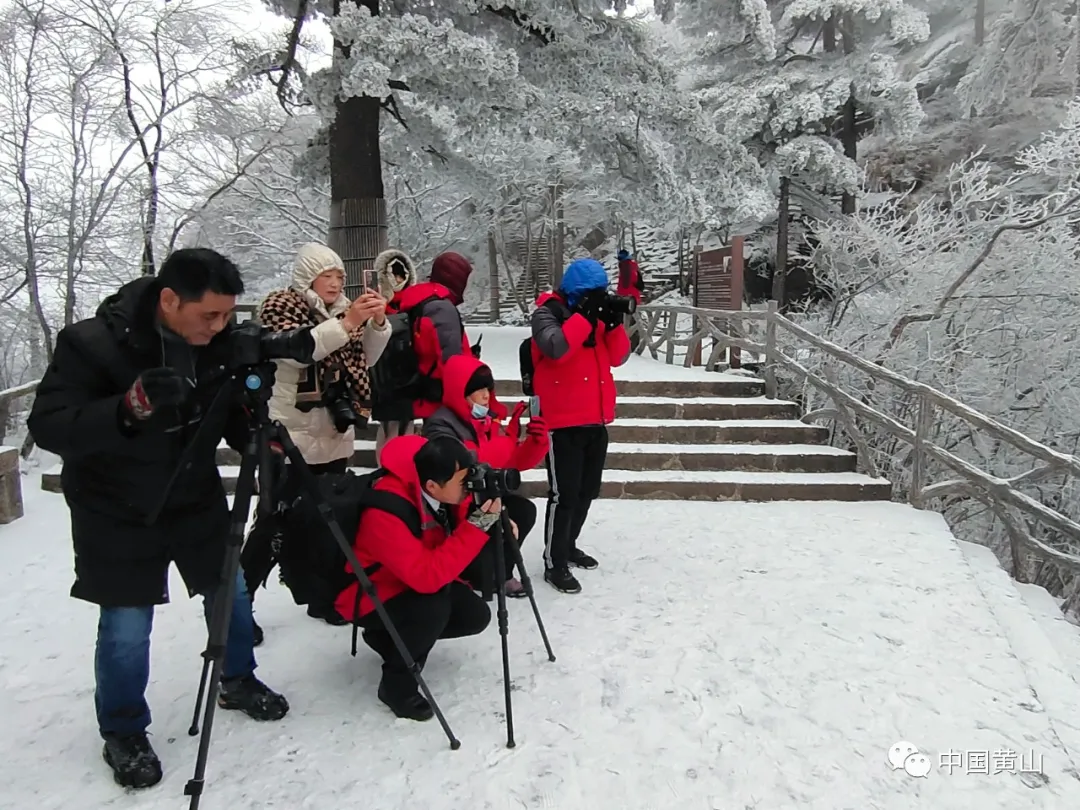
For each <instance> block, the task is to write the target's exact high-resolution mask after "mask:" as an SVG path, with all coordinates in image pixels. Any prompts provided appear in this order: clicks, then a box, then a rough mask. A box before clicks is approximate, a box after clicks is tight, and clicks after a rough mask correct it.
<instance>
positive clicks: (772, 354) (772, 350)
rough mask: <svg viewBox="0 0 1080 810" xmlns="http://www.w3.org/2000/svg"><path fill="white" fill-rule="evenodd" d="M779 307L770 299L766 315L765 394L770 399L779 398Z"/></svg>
mask: <svg viewBox="0 0 1080 810" xmlns="http://www.w3.org/2000/svg"><path fill="white" fill-rule="evenodd" d="M777 311H778V307H777V305H776V302H775V301H773V300H770V301H769V304H768V312H767V314H766V316H765V396H766V397H768V398H769V399H776V398H777V395H778V393H777V389H776V316H777Z"/></svg>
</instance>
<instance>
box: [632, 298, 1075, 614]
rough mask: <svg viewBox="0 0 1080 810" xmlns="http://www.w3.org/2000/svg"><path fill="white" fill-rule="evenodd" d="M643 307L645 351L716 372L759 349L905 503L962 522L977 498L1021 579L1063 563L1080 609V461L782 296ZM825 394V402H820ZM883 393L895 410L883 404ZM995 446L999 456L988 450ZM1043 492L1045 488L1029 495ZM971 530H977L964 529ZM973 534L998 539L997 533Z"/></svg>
mask: <svg viewBox="0 0 1080 810" xmlns="http://www.w3.org/2000/svg"><path fill="white" fill-rule="evenodd" d="M638 313H639V314H638V318H637V324H636V326H635V327H633V328H632V331H636V332H638V335H639V339H638V340H639V342H638V344H637V347H636V351H637V353H638V354H644V353H645V352H649V354H650V355H651V356H652V357H654V358H657V359H663V360H664V362H667V363H679V364H681V365H684V366H692V365H696V364H700V365H702V366H704V367H705V368H709V369H717V368H720V367H721V365H722V364H721V360H722V359H723V357H724V356H725V355H726V354H727V353H728V352H729V351H730V350H732V349H735V350H741V351H742V352H743V362H744V363H750V362H752V361H750V360H749V359H748V358H747V354H749V355H752V356H753V355H756V356H757V360H758V366H759V369H760V372H761V375H762V377H763V379H764V382H765V392H766V396H767V397H769V398H777V397H778V396H779V395H780V393H781V390H782V389H783V391H784V393H785V395H787V396H790V397H791V398H793V399H796V400H797V401H799V402H800V404H802V405H803V407H804V410H805V414H806V415H805V416H803V421H806V422H811V421H815V420H824V421H827V422H830V423H832V426H833V428H834V430H833V442H834V443H843V444H846V445H847V446H848V447H849V449H852V450H854V452H855V453H856V455H857V457H858V465H859V469H860V470H861V471H863V472H866V473H867V474H870V475H875V476H879V475H881V476H884V477H887V478H889V479H890V480H891V481H892V482H893V487H894V495H895V496H896V497H897V498H898V499H906V500H908V501H909V502H910V503H911V504H912V505H914V506H916V507H918V508H923V509H937V510H938V511H942V512H944V513H946V518H947V519H949V518H950V517H952V518H953V519H952V520H950V521H949V522H950V524H955V523H956V522H961V523H962V522H964V520H967V519H968V518H964V520H960V518H959V517H958V513H959V512H960V511H961V507H962V506H964V504H965V503H966V504H967V506H970V505H971V502H972V501H974V502H977V503H979V504H981V505H982V506H983V507H984V508H983V509H982V510H981V512H980V513H986V514H989V515H990V516H992V519H991V523H992V524H994V526H993V528H994V530H995V532H996V533H997V534H998V535H999V536H1001V535H1002V534H1003V535H1004V538H1003V539H1004V540H1005V541H1006V542H1007V544H1008V551H1009V556H1010V557H1011V560H1012V569H1013V570H1012V572H1011V573H1012V574H1013V576H1014V577H1016V578H1017V579H1019V580H1023V581H1036V580H1044V581H1049V580H1047V576H1046V574H1047V572H1046V571H1043V566H1044V565H1045V564H1046V563H1047V562H1050V563H1053V564H1055V565H1056V566H1058V571H1057V573H1056V575H1055V576H1056V585H1057V587H1056V588H1055V589H1053V590H1057V591H1058V592H1059V593H1069V592H1072V593H1073V597H1072V599H1073V602H1074V604H1072V605H1066V607H1075V601H1076V599H1077V595H1078V594H1080V590H1078V587H1080V576H1077V574H1080V522H1078V521H1077V519H1076V518H1077V517H1080V497H1077V498H1074V497H1071V492H1070V489H1071V487H1072V486H1073V485H1074V483H1075V481H1076V480H1080V478H1078V476H1080V459H1078V458H1077V457H1076V456H1074V455H1072V454H1069V453H1063V452H1061V451H1059V450H1055V449H1053V448H1051V447H1049V446H1047V445H1045V444H1041V443H1040V442H1037V441H1035V440H1033V439H1031V438H1029V437H1027V436H1025V435H1024V434H1023V433H1020V432H1019V431H1017V430H1015V429H1013V428H1011V427H1009V426H1008V425H1005V424H1002V423H1001V422H999V421H997V420H995V419H992V418H990V417H989V416H986V415H984V414H982V413H980V412H978V411H976V410H974V409H973V408H970V407H968V406H967V405H964V404H963V403H962V402H959V401H957V400H956V399H954V398H952V397H950V396H948V395H947V394H944V393H942V392H941V391H939V390H936V389H935V388H932V387H931V386H929V385H926V384H924V383H921V382H917V381H915V380H912V379H909V378H907V377H904V376H903V375H901V374H897V373H895V372H893V371H890V370H889V369H887V368H884V367H882V366H881V365H879V364H877V363H874V362H871V361H869V360H866V359H865V358H862V357H859V356H858V355H855V354H853V353H852V352H850V351H848V350H847V349H844V348H843V347H841V346H838V345H837V344H835V343H832V342H830V341H828V340H825V339H824V338H821V337H819V336H818V335H816V334H814V333H813V332H811V331H809V330H807V329H805V328H803V327H802V326H799V325H798V324H796V323H794V322H793V321H791V320H789V319H788V318H786V317H784V316H782V315H780V314H779V313H778V312H777V308H776V305H775V302H769V306H768V309H767V310H764V311H762V310H758V311H730V312H729V311H720V310H706V309H698V308H694V307H665V306H643V307H641V308H640V309H639V310H638ZM751 336H752V337H754V338H757V339H751ZM800 388H801V390H799V389H800ZM789 392H790V393H789ZM815 400H822V401H823V404H822V406H821V407H815ZM882 400H884V401H885V403H886V404H885V405H881V404H878V403H880V401H882ZM958 426H959V429H955V428H957V427H958ZM958 437H961V439H959V440H958ZM987 446H990V447H993V448H994V452H992V453H989V454H988V453H987V451H986V450H985V447H987ZM988 456H990V457H991V458H990V460H991V461H994V460H996V461H997V462H998V464H997V465H996V466H1009V467H1011V468H1012V469H1011V470H1010V473H1009V474H1008V475H1006V474H1003V473H1002V472H1001V471H999V470H995V469H993V467H994V466H995V465H994V464H989V465H988V464H986V463H985V462H986V461H987V459H988ZM986 466H990V467H991V469H984V467H986ZM1017 467H1022V468H1023V469H1022V470H1020V471H1016V468H1017ZM1053 480H1056V481H1057V483H1055V484H1054V485H1053V486H1051V487H1049V488H1048V489H1047V488H1044V485H1046V484H1047V483H1048V482H1050V481H1053ZM1032 487H1035V488H1036V489H1037V490H1038V491H1036V492H1034V493H1031V492H1029V491H1025V490H1030V489H1031V488H1032ZM1076 494H1077V495H1078V496H1080V493H1076ZM953 528H954V531H956V530H957V526H956V525H954V526H953ZM1002 529H1003V530H1004V531H1003V532H1002ZM965 534H971V532H963V531H957V535H958V536H964V535H965ZM972 539H975V540H977V541H983V542H984V544H986V543H985V538H982V537H978V536H975V537H972ZM1029 556H1030V557H1033V558H1035V559H1034V566H1035V569H1034V571H1031V570H1030V569H1031V566H1029V565H1028V563H1030V562H1032V561H1031V560H1028V559H1025V558H1026V557H1029ZM1040 584H1043V583H1042V582H1040ZM1053 590H1052V592H1053ZM1067 601H1068V600H1067Z"/></svg>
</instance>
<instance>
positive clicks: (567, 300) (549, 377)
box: [532, 259, 630, 593]
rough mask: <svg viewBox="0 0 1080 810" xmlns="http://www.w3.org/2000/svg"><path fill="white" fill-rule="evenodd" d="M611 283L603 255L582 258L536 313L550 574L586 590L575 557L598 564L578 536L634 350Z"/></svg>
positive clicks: (536, 384)
mask: <svg viewBox="0 0 1080 810" xmlns="http://www.w3.org/2000/svg"><path fill="white" fill-rule="evenodd" d="M607 286H608V278H607V273H606V272H605V271H604V268H603V266H602V265H601V264H600V263H599V262H597V261H594V260H593V259H576V260H575V261H572V262H571V263H570V264H569V265H568V266H567V268H566V270H565V272H564V273H563V277H562V282H561V283H560V284H559V289H558V291H557V292H555V293H546V294H544V295H541V296H540V298H539V299H538V300H537V302H536V304H537V308H536V311H535V312H533V315H532V339H533V342H532V359H533V368H534V371H533V388H534V390H535V391H536V396H537V397H539V399H540V411H541V412H542V413H543V414H544V419H545V421H546V422H547V426H548V428H549V429H550V431H551V448H550V450H549V452H548V455H547V471H548V487H549V492H548V504H547V514H546V516H545V526H544V539H545V542H544V568H545V570H544V579H545V580H546V581H547V582H548V583H550V584H551V585H552V586H553V587H555V588H556V589H557V590H560V591H562V592H564V593H578V592H579V591H580V590H581V584H580V583H579V582H578V581H577V578H576V577H575V576H574V575H573V574H572V573H570V566H571V565H574V566H576V567H578V568H586V569H589V568H596V567H597V561H596V559H595V558H594V557H592V556H590V555H589V554H586V553H585V552H584V551H582V550H581V549H580V548H578V545H577V541H578V537H579V535H580V534H581V528H582V526H583V525H584V524H585V519H586V518H587V517H588V514H589V507H590V506H591V505H592V502H593V501H594V500H595V499H596V498H598V497H599V496H600V487H601V485H602V483H603V474H604V462H605V461H606V459H607V446H608V431H607V425H608V423H609V422H611V421H612V420H613V419H614V418H615V377H614V375H613V374H612V373H611V369H612V368H614V367H616V366H621V365H622V364H623V363H625V362H626V360H627V358H628V357H629V356H630V340H629V338H628V337H627V335H626V329H625V328H624V327H623V325H622V315H621V314H619V313H618V312H615V311H613V310H611V309H610V308H609V307H608V306H607V299H608V291H607Z"/></svg>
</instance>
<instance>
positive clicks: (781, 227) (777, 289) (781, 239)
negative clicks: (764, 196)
mask: <svg viewBox="0 0 1080 810" xmlns="http://www.w3.org/2000/svg"><path fill="white" fill-rule="evenodd" d="M790 203H791V180H790V179H788V178H787V177H781V178H780V205H779V207H778V209H777V214H776V261H775V262H774V264H773V277H772V297H773V300H774V301H776V306H777V307H779V309H780V311H781V312H783V311H784V304H785V295H786V291H785V287H786V282H787V264H788V221H789V219H790V216H789V212H788V209H789V207H790Z"/></svg>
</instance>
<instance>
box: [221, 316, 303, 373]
mask: <svg viewBox="0 0 1080 810" xmlns="http://www.w3.org/2000/svg"><path fill="white" fill-rule="evenodd" d="M314 354H315V338H314V337H313V336H312V334H311V329H310V328H307V327H303V328H300V329H293V330H291V331H289V332H274V331H272V330H270V329H265V328H263V327H261V326H259V324H258V323H256V322H255V321H245V322H244V323H242V324H238V325H236V326H234V327H233V328H232V331H231V332H230V333H229V367H230V368H231V369H240V368H244V367H246V366H257V365H260V364H262V363H266V362H269V361H271V360H295V361H296V362H297V363H303V364H304V365H309V364H310V363H312V362H314V360H313V359H312V355H314Z"/></svg>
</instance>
